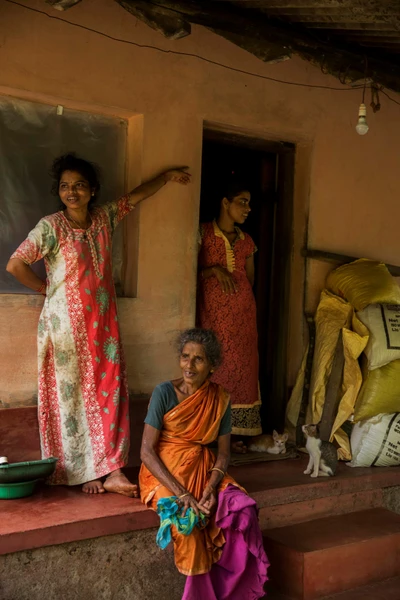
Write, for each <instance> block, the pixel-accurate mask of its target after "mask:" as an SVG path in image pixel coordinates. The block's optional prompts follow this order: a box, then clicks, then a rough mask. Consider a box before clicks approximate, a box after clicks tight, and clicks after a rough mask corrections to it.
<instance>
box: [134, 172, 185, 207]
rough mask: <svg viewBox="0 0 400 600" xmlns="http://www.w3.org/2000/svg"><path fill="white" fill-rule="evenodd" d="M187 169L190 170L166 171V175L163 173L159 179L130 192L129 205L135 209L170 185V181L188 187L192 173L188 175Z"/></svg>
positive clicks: (156, 178)
mask: <svg viewBox="0 0 400 600" xmlns="http://www.w3.org/2000/svg"><path fill="white" fill-rule="evenodd" d="M185 169H188V167H180V168H179V169H170V170H169V171H165V173H161V175H158V177H155V178H154V179H151V180H150V181H147V182H146V183H142V185H139V187H137V188H135V189H134V190H132V191H131V192H129V204H130V205H131V206H132V207H133V206H136V205H137V204H139V202H143V200H146V198H150V196H153V194H155V193H156V192H158V190H160V189H161V188H162V187H163V186H164V185H165V184H166V183H168V181H174V182H176V183H180V184H181V185H187V184H188V183H190V178H191V175H190V173H187V172H186V171H185Z"/></svg>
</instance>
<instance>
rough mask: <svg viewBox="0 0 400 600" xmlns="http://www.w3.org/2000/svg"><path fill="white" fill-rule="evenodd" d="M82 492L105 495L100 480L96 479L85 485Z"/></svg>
mask: <svg viewBox="0 0 400 600" xmlns="http://www.w3.org/2000/svg"><path fill="white" fill-rule="evenodd" d="M82 492H85V494H104V492H105V489H104V487H103V484H102V483H101V481H100V479H94V480H93V481H87V482H86V483H84V484H83V486H82Z"/></svg>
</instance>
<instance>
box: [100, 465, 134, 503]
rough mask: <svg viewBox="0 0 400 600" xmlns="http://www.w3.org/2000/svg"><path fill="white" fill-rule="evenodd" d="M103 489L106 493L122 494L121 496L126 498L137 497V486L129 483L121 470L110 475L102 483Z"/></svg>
mask: <svg viewBox="0 0 400 600" xmlns="http://www.w3.org/2000/svg"><path fill="white" fill-rule="evenodd" d="M104 489H105V490H106V492H111V493H114V494H122V495H123V496H128V498H138V497H139V490H138V486H137V485H135V484H134V483H131V482H130V481H129V479H128V478H127V477H125V475H124V474H123V472H122V471H121V469H118V470H117V471H113V472H112V473H110V475H109V476H108V477H107V479H106V480H105V482H104Z"/></svg>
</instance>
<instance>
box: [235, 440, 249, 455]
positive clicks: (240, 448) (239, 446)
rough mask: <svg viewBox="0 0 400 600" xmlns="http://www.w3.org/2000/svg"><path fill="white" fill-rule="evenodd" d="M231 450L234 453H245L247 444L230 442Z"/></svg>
mask: <svg viewBox="0 0 400 600" xmlns="http://www.w3.org/2000/svg"><path fill="white" fill-rule="evenodd" d="M231 452H233V453H234V454H246V452H247V446H245V445H244V443H243V442H241V441H240V442H239V441H238V442H232V443H231Z"/></svg>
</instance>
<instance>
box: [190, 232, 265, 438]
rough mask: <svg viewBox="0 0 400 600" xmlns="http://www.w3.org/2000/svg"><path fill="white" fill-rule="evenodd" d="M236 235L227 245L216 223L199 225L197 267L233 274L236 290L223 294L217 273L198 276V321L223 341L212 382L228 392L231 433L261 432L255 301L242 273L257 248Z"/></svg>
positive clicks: (226, 240)
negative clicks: (219, 359) (219, 364)
mask: <svg viewBox="0 0 400 600" xmlns="http://www.w3.org/2000/svg"><path fill="white" fill-rule="evenodd" d="M235 229H236V233H237V237H236V240H235V241H234V242H233V244H232V245H231V244H230V242H229V240H228V239H227V238H226V237H225V235H224V234H223V232H222V231H221V230H220V228H219V227H218V225H217V223H216V221H213V222H212V223H205V224H203V225H202V226H201V228H200V236H201V246H200V252H199V271H200V269H204V268H206V267H211V266H213V265H220V266H221V267H225V269H227V270H228V271H229V272H230V273H232V276H233V279H234V280H235V283H236V286H237V292H236V293H235V294H225V293H224V292H223V291H222V287H221V285H220V283H219V281H218V280H217V278H216V277H209V278H207V279H202V278H201V277H199V285H198V303H197V322H198V326H199V327H204V328H205V329H213V330H214V332H215V333H216V335H217V336H218V339H219V340H220V342H221V344H222V350H223V363H222V365H221V367H220V368H219V369H218V370H217V371H216V372H215V374H214V375H213V377H212V380H213V381H215V382H216V383H219V384H220V385H222V386H223V387H224V388H225V389H226V390H228V392H230V395H231V404H232V433H233V434H236V435H259V434H260V433H261V432H262V430H261V420H260V404H261V399H260V394H259V386H258V348H257V321H256V303H255V299H254V294H253V290H252V287H251V284H250V282H249V280H248V278H247V275H246V269H245V265H246V260H247V259H248V258H249V257H250V256H252V255H253V254H254V252H255V251H256V250H257V249H256V247H255V244H254V242H253V240H252V239H251V237H250V236H249V235H248V234H247V233H243V231H241V230H240V229H239V227H235Z"/></svg>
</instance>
